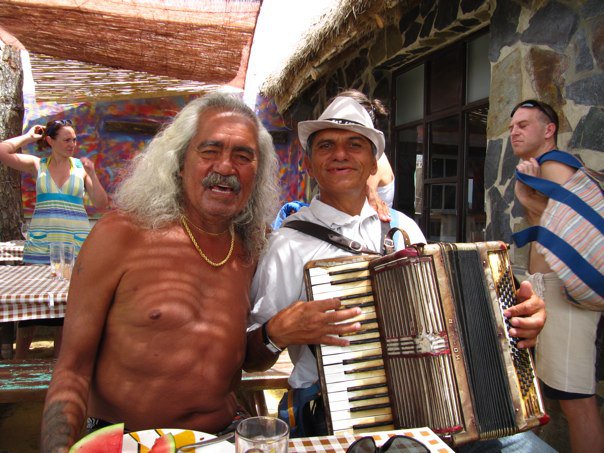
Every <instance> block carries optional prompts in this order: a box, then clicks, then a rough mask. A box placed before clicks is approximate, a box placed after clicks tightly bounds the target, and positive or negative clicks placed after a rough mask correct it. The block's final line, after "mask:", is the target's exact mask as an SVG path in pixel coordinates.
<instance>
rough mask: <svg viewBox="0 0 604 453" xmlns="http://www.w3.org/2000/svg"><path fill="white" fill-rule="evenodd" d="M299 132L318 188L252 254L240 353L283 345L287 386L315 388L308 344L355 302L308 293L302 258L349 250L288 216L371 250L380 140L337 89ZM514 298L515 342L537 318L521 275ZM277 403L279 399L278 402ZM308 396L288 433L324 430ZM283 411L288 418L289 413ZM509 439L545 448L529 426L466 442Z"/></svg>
mask: <svg viewBox="0 0 604 453" xmlns="http://www.w3.org/2000/svg"><path fill="white" fill-rule="evenodd" d="M298 136H299V139H300V143H302V145H303V146H304V147H305V149H306V155H305V166H306V169H307V171H308V174H309V175H310V176H311V177H312V178H314V179H315V180H316V182H317V185H318V187H319V195H317V196H315V197H314V198H313V199H312V201H311V203H310V206H308V207H303V208H302V209H300V210H299V211H298V212H297V213H296V214H292V215H291V216H289V217H287V218H286V219H285V221H284V223H283V226H282V227H281V228H279V229H278V230H276V231H274V232H273V233H272V234H271V236H270V238H269V245H268V250H267V252H266V253H265V254H264V256H263V257H262V258H261V260H260V263H259V264H258V268H257V270H256V274H255V276H254V280H253V283H252V294H251V295H252V301H253V302H254V305H253V307H252V313H251V319H250V334H249V335H248V354H247V356H248V357H255V358H256V361H255V362H252V361H248V362H247V366H248V368H246V369H248V370H250V371H253V370H262V369H268V368H270V366H272V364H273V363H275V361H276V360H277V358H278V356H279V354H280V352H281V351H282V350H283V349H285V348H286V347H287V348H288V353H289V355H290V357H291V359H292V362H293V363H294V370H293V372H292V375H291V376H290V378H289V383H290V385H291V387H292V389H297V390H299V394H308V395H309V396H310V397H314V394H316V393H317V392H318V379H319V374H318V371H317V362H316V358H315V357H314V355H313V353H312V352H311V349H310V348H309V346H308V345H313V344H327V345H334V346H347V345H348V344H349V343H348V341H347V340H346V339H345V337H341V336H339V335H343V334H347V333H353V332H357V331H358V330H360V329H361V326H360V323H358V322H350V319H351V318H354V317H355V316H357V315H358V314H360V312H361V311H360V308H358V307H354V308H347V309H342V310H338V309H339V308H340V307H341V303H340V300H339V299H327V300H314V301H307V298H306V293H305V288H304V277H303V268H304V265H305V264H306V263H307V262H309V261H312V260H318V259H324V258H335V257H342V256H350V255H351V253H350V252H349V251H346V250H343V249H342V248H339V247H337V246H335V245H333V244H332V243H329V242H327V241H325V240H323V239H320V238H317V237H313V236H312V235H309V234H306V233H303V232H301V231H297V230H295V229H292V228H289V227H288V226H287V225H288V223H290V222H291V221H294V220H304V221H309V222H311V223H314V224H316V225H319V226H322V227H325V228H329V229H331V230H333V231H335V232H337V233H339V234H341V235H343V236H346V237H348V238H350V239H352V240H354V241H356V242H357V243H358V244H360V245H362V246H363V247H365V248H367V249H371V250H376V251H380V250H381V239H382V234H381V233H382V222H381V221H380V219H379V218H378V214H377V212H376V211H375V210H374V209H373V208H372V207H371V206H370V205H369V203H368V201H367V196H366V184H367V179H368V177H369V176H370V175H372V174H374V173H375V172H376V171H377V159H379V157H380V155H381V154H382V153H383V150H384V146H385V141H384V136H383V133H382V132H381V131H379V130H377V129H376V128H375V127H374V125H373V122H372V120H371V117H370V116H369V114H368V113H367V111H366V110H365V108H364V107H363V106H362V105H361V104H359V103H358V102H357V101H356V100H354V99H352V98H349V97H336V98H335V100H334V101H333V102H332V103H331V104H330V105H329V106H328V107H327V108H326V109H325V111H324V112H323V113H322V114H321V116H320V117H319V119H318V120H316V121H303V122H301V123H299V124H298ZM391 217H392V219H393V220H392V222H391V225H392V226H397V227H399V228H401V229H404V230H405V231H406V232H407V233H408V235H409V238H410V241H411V243H425V242H426V239H425V237H424V235H423V233H422V232H421V230H420V229H419V227H418V226H417V225H416V224H415V222H414V221H413V220H412V219H410V218H409V217H407V216H405V215H404V214H402V213H400V212H398V211H394V210H393V211H391ZM401 245H402V244H401ZM518 299H519V301H520V303H519V304H518V305H516V306H514V307H511V308H510V309H509V310H506V315H507V316H508V317H509V318H510V322H511V324H512V326H513V327H512V329H511V330H510V334H511V335H512V336H514V337H518V338H520V339H521V341H520V342H519V343H518V345H519V347H531V346H533V345H534V343H535V341H536V337H537V334H538V333H539V331H540V330H541V328H542V327H543V324H544V322H545V310H544V303H543V301H542V300H541V299H539V298H538V297H537V296H535V295H534V293H533V292H532V289H531V286H530V285H529V284H527V283H524V284H523V285H522V287H521V288H520V290H519V291H518ZM251 351H253V353H252V352H251ZM314 388H317V390H316V391H315V390H313V389H314ZM284 403H286V401H285V399H284V400H283V401H282V403H281V404H280V408H281V407H283V406H284V405H285V404H284ZM313 403H314V406H315V408H317V410H316V412H315V413H314V416H313V417H308V420H312V422H311V423H306V421H307V420H302V419H298V418H296V422H297V423H296V426H297V429H296V430H292V432H291V435H292V437H305V436H317V435H324V434H327V431H326V427H325V416H324V414H322V413H321V410H320V398H319V399H315V400H314V401H313ZM309 404H310V403H309ZM299 406H301V407H299V411H298V413H300V412H305V409H303V407H307V405H304V406H303V405H302V404H300V405H299ZM281 413H282V411H280V415H281ZM284 418H287V419H286V420H285V421H289V418H291V415H289V416H287V417H284ZM321 422H322V423H321ZM292 425H293V424H292ZM321 425H323V426H321ZM517 442H522V443H524V445H531V451H551V449H549V450H548V448H547V445H545V448H542V447H543V446H544V443H543V442H542V441H540V439H538V438H537V437H536V436H535V435H534V434H532V433H522V434H520V435H518V436H510V438H506V440H501V441H500V440H495V441H489V445H488V446H487V444H485V443H476V444H474V445H473V447H476V448H478V446H480V448H481V450H477V451H486V450H485V448H488V447H489V446H492V448H494V449H495V450H497V451H499V450H501V449H502V448H504V447H505V446H506V445H512V444H514V443H516V445H517Z"/></svg>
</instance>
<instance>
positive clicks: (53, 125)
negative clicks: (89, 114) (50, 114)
mask: <svg viewBox="0 0 604 453" xmlns="http://www.w3.org/2000/svg"><path fill="white" fill-rule="evenodd" d="M64 126H73V123H72V122H71V120H54V121H51V122H50V123H48V125H47V126H46V135H51V134H52V133H53V132H54V131H56V130H57V129H60V128H62V127H64Z"/></svg>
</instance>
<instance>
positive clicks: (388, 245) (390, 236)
mask: <svg viewBox="0 0 604 453" xmlns="http://www.w3.org/2000/svg"><path fill="white" fill-rule="evenodd" d="M396 233H401V234H402V235H403V240H404V241H405V248H406V249H407V248H409V247H411V239H409V235H408V234H407V232H406V231H405V230H403V229H401V228H398V227H394V228H390V229H389V230H388V232H387V233H386V237H385V238H384V253H385V254H386V255H389V254H391V253H394V251H395V244H394V235H395V234H396Z"/></svg>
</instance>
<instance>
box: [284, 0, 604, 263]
mask: <svg viewBox="0 0 604 453" xmlns="http://www.w3.org/2000/svg"><path fill="white" fill-rule="evenodd" d="M387 16H388V20H387V21H385V23H384V27H383V28H381V29H378V30H376V31H375V33H374V34H372V35H371V37H369V38H367V39H365V41H364V42H363V43H361V45H359V46H358V47H357V48H355V49H354V50H350V49H349V50H347V51H344V52H342V54H340V55H339V57H338V61H337V62H335V66H334V67H335V69H334V70H333V71H332V72H331V73H329V74H328V75H327V76H326V77H324V78H322V79H319V80H317V81H316V82H315V83H314V84H313V86H311V87H310V88H309V89H308V90H306V91H305V92H304V93H303V94H302V96H301V97H300V98H299V100H298V102H297V103H296V105H295V106H294V107H293V108H292V109H290V114H292V116H293V118H294V119H299V120H302V119H308V118H309V112H310V111H312V115H311V116H312V117H315V118H316V117H317V116H318V115H319V114H320V112H321V111H322V109H323V108H324V107H325V103H326V100H327V99H329V98H330V97H332V96H333V95H334V94H335V93H337V92H338V91H339V90H340V89H342V88H348V87H352V88H357V89H360V90H362V91H364V92H365V93H367V94H369V95H371V96H374V97H377V98H379V99H381V100H383V101H385V102H386V103H389V102H390V98H391V89H390V81H391V78H392V72H393V71H394V70H395V69H397V68H400V67H402V66H403V65H406V64H409V63H410V62H412V61H413V60H415V59H417V58H418V57H421V56H423V55H425V54H427V53H432V52H433V51H435V50H436V49H439V48H442V47H444V46H446V45H448V44H450V43H452V42H453V41H456V40H458V39H460V38H462V37H464V36H467V35H468V34H471V33H473V32H475V31H477V30H479V29H481V28H483V27H485V26H489V30H490V39H491V43H490V55H489V57H490V59H491V92H490V110H489V117H488V130H487V136H488V147H487V158H486V168H485V186H486V191H487V196H486V198H487V199H486V200H485V205H486V208H485V209H486V211H487V238H489V239H490V238H498V239H503V240H505V241H510V240H511V233H512V231H515V230H518V229H521V228H522V227H523V225H522V212H521V209H520V207H519V206H518V205H517V204H515V203H514V193H513V179H512V178H513V173H514V168H515V166H516V163H517V159H516V158H515V157H514V156H513V153H512V150H511V147H510V145H509V142H508V135H509V134H508V130H507V127H508V123H509V113H510V111H511V109H512V107H513V106H514V105H515V104H516V103H518V102H519V101H521V100H523V99H528V98H537V99H540V100H543V101H545V102H548V103H550V104H551V105H552V106H554V108H555V109H556V110H557V111H558V114H559V115H560V119H561V125H560V133H559V138H558V144H559V147H560V148H561V149H566V150H569V151H571V152H573V153H576V154H579V155H580V156H581V157H582V158H583V159H584V160H585V161H586V163H587V164H588V165H589V166H591V167H593V168H596V169H602V168H603V167H604V154H603V153H602V151H604V71H603V69H604V2H603V1H602V0H532V1H526V0H490V1H489V0H440V1H438V0H434V1H421V2H420V3H419V5H418V6H416V7H414V8H412V9H405V8H404V7H402V6H400V5H399V6H397V7H395V8H393V9H392V10H391V11H390V12H389V13H388V15H387ZM387 149H390V147H388V148H387ZM512 252H513V254H515V255H516V256H515V260H514V261H515V264H516V265H519V266H520V267H523V266H525V264H526V253H525V252H524V251H514V250H513V251H512Z"/></svg>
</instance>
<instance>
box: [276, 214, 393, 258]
mask: <svg viewBox="0 0 604 453" xmlns="http://www.w3.org/2000/svg"><path fill="white" fill-rule="evenodd" d="M386 225H388V224H386ZM282 227H287V228H292V229H294V230H298V231H300V232H302V233H305V234H308V235H310V236H314V237H316V238H318V239H321V240H322V241H325V242H329V243H330V244H333V245H335V246H336V247H339V248H341V249H344V250H346V251H348V252H350V253H354V254H355V255H358V254H361V253H369V254H371V255H379V253H378V252H376V251H375V250H371V249H368V248H367V247H363V246H362V245H361V244H360V243H359V242H357V241H355V240H354V239H350V238H347V237H346V236H343V235H341V234H340V233H337V232H335V231H333V230H331V229H329V228H327V227H324V226H321V225H317V224H316V223H313V222H308V221H306V220H291V221H289V222H286V223H284V224H283V225H282ZM388 227H389V225H388Z"/></svg>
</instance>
